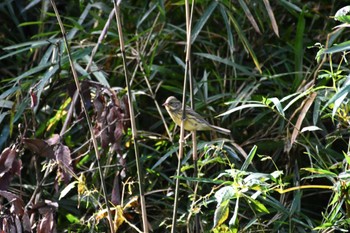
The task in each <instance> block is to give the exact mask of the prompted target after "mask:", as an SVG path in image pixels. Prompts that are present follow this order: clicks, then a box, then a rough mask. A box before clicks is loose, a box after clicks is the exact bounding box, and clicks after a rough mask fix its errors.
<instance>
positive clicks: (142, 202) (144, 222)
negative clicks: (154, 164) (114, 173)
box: [113, 1, 148, 233]
mask: <svg viewBox="0 0 350 233" xmlns="http://www.w3.org/2000/svg"><path fill="white" fill-rule="evenodd" d="M113 3H114V8H115V16H116V20H117V26H118V35H119V42H120V50H121V54H122V59H123V67H124V76H125V84H126V88H127V93H128V103H129V111H130V122H131V131H132V136H133V143H134V151H135V160H136V169H137V178H138V181H139V192H140V205H141V216H142V226H143V231H144V232H145V233H148V221H147V212H146V202H145V194H144V189H143V182H144V181H143V170H142V165H141V161H140V155H139V147H138V143H137V139H138V133H137V129H136V122H135V114H134V107H133V104H132V94H131V87H130V81H129V76H128V72H127V69H126V56H125V46H124V39H123V30H122V25H121V21H120V11H119V5H118V3H117V2H116V1H113Z"/></svg>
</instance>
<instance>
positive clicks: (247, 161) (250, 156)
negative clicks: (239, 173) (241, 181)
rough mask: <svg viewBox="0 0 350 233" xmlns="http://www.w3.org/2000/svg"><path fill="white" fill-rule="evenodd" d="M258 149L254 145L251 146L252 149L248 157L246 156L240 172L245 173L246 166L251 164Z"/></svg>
mask: <svg viewBox="0 0 350 233" xmlns="http://www.w3.org/2000/svg"><path fill="white" fill-rule="evenodd" d="M257 149H258V147H257V146H256V145H254V146H253V148H252V149H251V150H250V152H249V155H248V156H247V158H246V160H245V161H244V163H243V165H242V167H241V170H243V171H245V170H247V168H248V166H249V165H250V164H251V163H252V161H253V158H254V156H255V153H256V150H257Z"/></svg>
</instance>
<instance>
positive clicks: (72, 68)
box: [50, 0, 114, 232]
mask: <svg viewBox="0 0 350 233" xmlns="http://www.w3.org/2000/svg"><path fill="white" fill-rule="evenodd" d="M50 1H51V5H52V8H53V10H54V11H55V15H56V18H57V21H58V24H59V26H60V29H61V33H62V35H63V40H64V45H65V47H66V50H67V55H68V59H69V63H70V67H71V70H72V74H73V78H74V82H75V86H76V88H77V91H78V95H79V97H80V100H81V105H82V108H83V111H84V114H85V117H86V121H87V124H88V127H89V130H90V134H91V138H92V143H93V146H94V150H95V156H96V162H97V167H98V172H99V175H100V181H101V186H102V191H103V197H104V199H105V204H106V207H107V212H108V223H109V228H110V231H111V232H114V225H113V218H112V214H111V211H110V207H109V202H108V199H107V190H106V184H105V179H104V177H103V174H102V169H101V165H100V156H99V155H100V152H99V150H98V144H97V140H96V137H95V134H94V131H93V127H92V122H91V119H90V116H89V114H88V111H87V109H86V106H85V102H84V101H83V96H82V92H81V87H80V84H79V79H78V74H77V72H76V70H75V68H74V62H73V58H72V56H71V53H70V49H69V45H68V41H67V37H66V32H65V29H64V27H63V23H62V20H61V17H60V15H59V12H58V10H57V7H56V4H55V1H54V0H50Z"/></svg>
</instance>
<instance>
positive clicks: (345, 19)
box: [334, 6, 350, 24]
mask: <svg viewBox="0 0 350 233" xmlns="http://www.w3.org/2000/svg"><path fill="white" fill-rule="evenodd" d="M349 11H350V6H344V7H342V8H340V9H339V10H338V11H337V12H336V13H335V16H334V19H335V20H338V21H340V22H342V23H349V24H350V16H349V15H347V14H348V13H349Z"/></svg>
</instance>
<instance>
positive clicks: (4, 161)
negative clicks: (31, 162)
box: [0, 148, 22, 190]
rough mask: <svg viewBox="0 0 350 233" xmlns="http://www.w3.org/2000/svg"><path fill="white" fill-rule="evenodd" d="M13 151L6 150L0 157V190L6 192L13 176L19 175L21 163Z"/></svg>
mask: <svg viewBox="0 0 350 233" xmlns="http://www.w3.org/2000/svg"><path fill="white" fill-rule="evenodd" d="M16 156H17V152H16V150H15V149H10V148H6V149H5V150H4V151H3V152H2V153H1V155H0V190H7V188H8V186H9V185H10V182H11V180H12V178H13V176H14V175H15V174H17V175H20V174H21V168H22V161H21V160H20V159H19V158H16Z"/></svg>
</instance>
